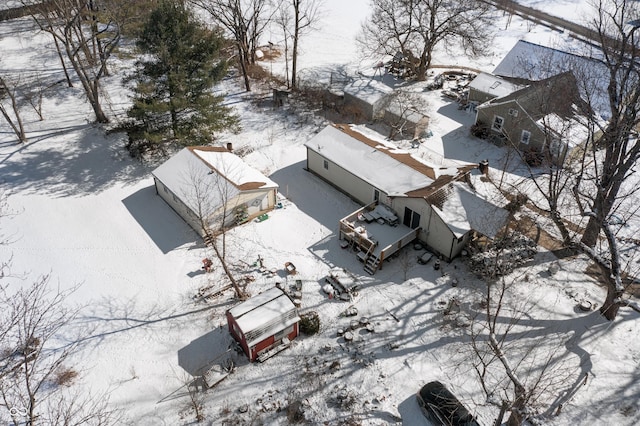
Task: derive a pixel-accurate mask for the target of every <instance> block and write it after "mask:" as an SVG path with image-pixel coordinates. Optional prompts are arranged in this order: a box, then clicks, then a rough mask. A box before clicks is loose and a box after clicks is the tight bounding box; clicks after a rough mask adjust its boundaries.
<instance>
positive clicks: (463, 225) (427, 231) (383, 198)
mask: <svg viewBox="0 0 640 426" xmlns="http://www.w3.org/2000/svg"><path fill="white" fill-rule="evenodd" d="M370 136H371V137H375V136H374V135H373V134H372V135H370ZM305 146H306V147H307V169H308V170H309V171H311V172H313V173H314V174H316V175H318V176H319V177H321V178H322V179H324V180H325V181H327V182H329V183H330V184H332V185H333V186H335V187H336V188H338V189H340V190H341V191H342V192H344V193H346V194H347V195H349V196H350V197H352V198H353V199H354V200H356V201H358V202H360V203H361V204H363V205H364V206H365V207H363V208H361V209H359V210H358V211H356V212H354V213H352V214H350V215H349V216H347V217H345V218H344V219H342V220H341V221H340V239H341V240H346V241H347V242H348V244H351V245H352V246H354V248H356V249H359V250H360V252H359V254H358V255H359V257H360V258H361V260H362V261H363V262H364V264H365V269H366V270H367V271H368V272H370V273H374V272H375V271H376V270H377V269H378V268H381V267H382V261H383V260H384V259H386V258H388V257H389V256H390V255H391V254H393V253H394V252H396V251H397V250H399V249H400V248H402V246H404V245H406V244H408V243H410V242H411V241H413V240H415V239H416V238H417V239H419V240H421V241H422V242H424V243H425V244H426V245H427V246H428V247H429V248H430V249H431V250H432V251H434V252H436V253H437V254H439V255H441V256H442V257H443V258H445V259H448V260H450V259H452V258H454V257H456V256H457V255H458V254H459V253H460V252H461V251H462V249H463V248H464V246H465V245H466V244H467V243H468V242H469V241H470V240H471V239H472V238H474V237H475V236H477V234H478V233H480V234H483V235H485V236H487V237H489V238H493V237H495V235H496V234H497V232H498V231H499V230H500V229H501V228H502V226H503V225H504V224H505V223H506V221H507V219H508V213H507V212H506V211H505V210H503V209H502V208H500V207H498V206H497V205H494V204H493V203H491V202H489V201H488V200H487V199H485V198H483V197H481V196H480V195H479V194H478V193H476V192H475V191H474V189H473V186H472V183H476V184H477V185H483V184H482V182H480V180H479V179H478V177H479V176H477V175H478V174H479V172H477V168H478V165H463V166H459V165H456V166H452V167H448V168H444V167H440V168H438V167H433V166H430V165H429V164H426V163H424V162H422V161H421V160H418V159H416V158H414V157H413V156H411V155H410V154H409V153H408V152H407V151H403V150H399V149H397V148H396V147H395V146H393V145H392V144H390V143H388V142H385V141H383V140H380V141H378V140H373V139H371V138H370V137H368V136H365V135H363V134H362V133H359V132H357V131H355V130H354V129H352V128H351V127H350V126H348V125H336V126H328V127H326V128H325V129H323V130H322V131H321V132H320V133H318V134H317V135H316V136H315V137H313V138H312V139H311V140H309V142H307V143H306V144H305ZM503 202H504V199H502V198H500V204H501V205H504V204H503Z"/></svg>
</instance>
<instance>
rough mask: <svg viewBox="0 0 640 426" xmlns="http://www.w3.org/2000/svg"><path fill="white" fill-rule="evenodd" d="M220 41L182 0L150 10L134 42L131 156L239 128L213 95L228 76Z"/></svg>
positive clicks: (204, 140) (165, 1)
mask: <svg viewBox="0 0 640 426" xmlns="http://www.w3.org/2000/svg"><path fill="white" fill-rule="evenodd" d="M223 43H224V40H223V38H222V36H221V35H220V34H219V33H216V32H214V31H211V30H208V29H207V28H205V27H204V26H203V25H202V24H200V23H199V22H198V21H196V19H195V18H194V16H193V14H192V13H191V11H190V10H188V9H187V8H186V7H185V6H184V3H183V2H182V1H180V0H162V1H161V2H160V3H159V5H158V7H157V8H156V9H155V10H154V11H152V12H151V15H150V16H149V19H148V21H147V23H146V24H145V26H144V29H143V31H142V34H141V36H140V39H139V40H138V43H137V44H138V47H139V48H140V50H141V52H142V54H143V59H141V60H139V61H138V64H137V66H138V68H137V71H136V72H135V74H134V76H133V80H134V81H135V83H136V88H135V89H134V93H135V95H134V99H133V106H132V107H131V108H130V109H129V111H128V116H129V118H130V119H131V121H130V122H129V124H128V126H127V127H128V129H127V130H128V134H129V143H128V149H129V152H130V153H131V155H133V156H136V157H137V156H141V155H143V154H145V153H147V152H152V151H159V152H161V153H165V149H166V147H167V145H169V144H177V145H179V146H187V145H204V144H208V143H210V142H211V139H212V137H213V133H214V132H216V131H220V130H222V129H225V128H229V127H234V126H237V117H235V116H234V115H233V114H232V113H231V111H230V109H229V108H227V107H225V106H223V105H222V97H219V96H215V95H214V94H213V93H212V91H211V88H212V86H213V85H214V84H215V83H217V82H219V81H220V80H221V79H222V78H223V77H224V75H225V73H226V63H225V62H224V61H223V60H221V59H220V50H221V48H222V47H223Z"/></svg>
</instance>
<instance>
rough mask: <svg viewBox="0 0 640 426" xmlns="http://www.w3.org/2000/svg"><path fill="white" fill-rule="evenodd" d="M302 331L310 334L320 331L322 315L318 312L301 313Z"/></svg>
mask: <svg viewBox="0 0 640 426" xmlns="http://www.w3.org/2000/svg"><path fill="white" fill-rule="evenodd" d="M300 331H301V332H303V333H304V334H306V335H309V336H311V335H313V334H316V333H317V332H318V331H320V316H318V313H317V312H307V313H306V314H303V315H300Z"/></svg>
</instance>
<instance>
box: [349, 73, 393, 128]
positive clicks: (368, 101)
mask: <svg viewBox="0 0 640 426" xmlns="http://www.w3.org/2000/svg"><path fill="white" fill-rule="evenodd" d="M343 92H344V106H345V107H348V108H351V109H352V110H353V111H354V112H355V113H357V114H359V115H361V116H362V118H363V119H364V120H368V121H371V120H378V119H381V118H382V117H383V116H384V109H385V107H386V106H387V103H388V102H389V95H391V94H392V93H393V89H392V88H391V87H389V86H387V85H386V84H384V83H382V82H380V81H378V80H375V79H360V80H356V81H354V82H352V83H350V84H347V85H346V86H345V87H344V89H343Z"/></svg>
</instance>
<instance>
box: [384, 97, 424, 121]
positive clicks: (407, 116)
mask: <svg viewBox="0 0 640 426" xmlns="http://www.w3.org/2000/svg"><path fill="white" fill-rule="evenodd" d="M385 111H388V112H389V113H391V114H393V115H395V116H396V117H402V119H404V120H406V121H407V122H409V123H413V124H419V123H422V122H424V121H428V120H429V116H428V115H426V114H423V113H421V112H419V111H417V109H415V107H410V108H406V107H405V108H403V107H401V106H400V105H399V104H398V103H397V102H394V101H393V100H391V101H390V102H389V104H388V105H387V106H386V107H385Z"/></svg>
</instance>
